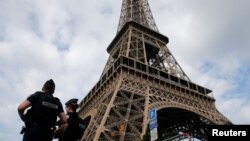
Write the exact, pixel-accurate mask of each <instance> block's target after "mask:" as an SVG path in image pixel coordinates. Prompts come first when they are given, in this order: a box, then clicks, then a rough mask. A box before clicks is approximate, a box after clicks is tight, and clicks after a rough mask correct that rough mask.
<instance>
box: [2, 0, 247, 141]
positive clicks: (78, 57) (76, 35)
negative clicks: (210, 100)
mask: <svg viewBox="0 0 250 141" xmlns="http://www.w3.org/2000/svg"><path fill="white" fill-rule="evenodd" d="M149 3H150V6H151V11H152V13H153V16H154V19H155V22H156V24H157V26H158V29H159V31H160V33H162V34H163V35H165V36H167V37H169V40H170V42H169V44H168V48H169V49H170V51H171V52H172V53H173V55H174V56H175V58H176V59H177V61H178V62H179V64H180V65H181V66H182V68H183V69H184V71H185V72H186V74H187V75H188V76H189V78H190V79H191V80H192V81H193V82H195V83H198V84H200V85H202V86H205V87H207V88H209V89H211V90H213V96H214V97H215V98H216V106H217V108H218V109H219V110H220V111H221V112H222V113H223V114H224V115H225V116H227V117H228V118H229V119H230V120H231V121H232V122H233V123H235V124H249V123H250V102H249V101H250V95H249V91H250V87H249V86H250V75H249V73H250V63H249V62H250V26H249V25H250V8H249V5H250V1H248V0H149ZM121 4H122V0H70V1H69V0H0V9H1V12H0V90H1V99H0V104H1V107H0V140H1V141H20V140H21V138H22V136H21V135H20V134H19V131H20V129H21V126H22V125H23V123H22V122H21V120H20V118H19V117H18V114H17V106H18V104H19V103H20V102H22V101H23V100H24V99H26V98H27V96H29V95H30V94H32V93H34V92H35V91H37V90H41V87H42V85H43V83H44V82H45V81H46V80H48V79H50V78H52V79H54V81H55V83H56V92H55V96H57V97H59V98H60V99H61V101H62V103H65V102H66V101H67V100H68V99H69V98H78V99H80V100H81V99H82V98H84V96H85V94H86V93H88V92H89V90H90V89H91V88H92V87H93V86H94V84H95V83H96V82H97V80H98V79H99V77H100V75H101V72H102V70H103V68H104V65H105V63H106V60H107V58H108V54H107V52H106V48H107V46H108V45H109V43H110V42H111V41H112V39H113V38H114V37H115V35H116V31H117V26H118V20H119V16H120V9H121Z"/></svg>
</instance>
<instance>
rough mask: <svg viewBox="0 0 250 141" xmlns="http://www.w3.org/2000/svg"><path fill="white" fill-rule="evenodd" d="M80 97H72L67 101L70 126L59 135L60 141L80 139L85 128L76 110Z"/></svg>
mask: <svg viewBox="0 0 250 141" xmlns="http://www.w3.org/2000/svg"><path fill="white" fill-rule="evenodd" d="M77 101H78V99H70V100H69V101H67V102H66V103H65V105H66V112H67V121H68V127H67V129H66V131H65V132H64V133H63V134H62V135H61V136H60V137H59V141H77V140H80V139H81V137H82V134H83V130H84V129H85V127H84V124H83V120H82V119H81V118H80V117H79V116H78V113H77V112H76V110H77V108H78V107H79V105H78V104H77Z"/></svg>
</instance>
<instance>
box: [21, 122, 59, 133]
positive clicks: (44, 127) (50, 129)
mask: <svg viewBox="0 0 250 141" xmlns="http://www.w3.org/2000/svg"><path fill="white" fill-rule="evenodd" d="M31 127H36V128H39V130H41V131H45V132H52V133H53V132H54V131H55V130H56V127H55V126H47V125H44V124H42V123H37V122H28V123H25V126H23V127H22V129H21V132H20V134H23V133H24V132H25V130H27V129H28V128H31Z"/></svg>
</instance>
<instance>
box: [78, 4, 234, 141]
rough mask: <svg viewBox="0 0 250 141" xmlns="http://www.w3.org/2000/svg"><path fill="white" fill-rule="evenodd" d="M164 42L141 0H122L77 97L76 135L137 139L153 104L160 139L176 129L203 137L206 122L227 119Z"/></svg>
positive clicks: (89, 140)
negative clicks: (101, 62)
mask: <svg viewBox="0 0 250 141" xmlns="http://www.w3.org/2000/svg"><path fill="white" fill-rule="evenodd" d="M167 43H168V38H167V37H165V36H163V35H162V34H160V33H159V32H158V29H157V27H156V25H155V22H154V20H153V16H152V14H151V12H150V8H149V5H148V2H147V0H123V3H122V10H121V16H120V22H119V27H118V32H117V35H116V36H115V38H114V39H113V41H112V42H111V43H110V45H109V46H108V48H107V52H108V53H109V54H110V56H109V58H108V61H107V63H106V66H105V68H104V70H103V73H102V75H101V77H100V79H99V81H98V82H97V83H96V85H95V86H94V87H93V88H92V89H91V90H90V92H89V93H88V94H87V96H86V97H85V98H84V99H83V100H82V101H81V103H80V110H79V113H80V116H81V118H83V119H85V121H86V124H88V126H87V128H86V130H85V132H84V134H83V136H82V139H81V140H82V141H140V140H142V138H143V135H144V134H145V133H146V130H147V126H148V118H147V115H148V111H149V109H151V108H156V109H157V117H158V123H159V126H158V135H159V138H160V139H161V140H165V139H169V138H172V137H174V136H176V134H178V132H180V131H185V132H189V133H190V134H191V135H192V136H193V137H195V138H198V139H200V140H207V132H208V131H207V125H210V124H232V123H231V122H230V121H229V120H228V119H227V118H226V117H225V116H223V115H222V114H221V113H220V112H219V111H218V110H217V109H216V106H215V99H214V98H213V97H212V96H211V95H210V94H211V93H212V91H211V90H209V89H207V88H205V87H203V86H200V85H198V84H195V83H193V82H191V81H190V79H189V78H188V77H187V75H186V74H185V73H184V71H183V70H182V69H181V67H180V66H179V64H178V63H177V61H176V60H175V58H174V57H173V55H172V54H171V52H170V51H169V49H168V48H167V46H166V45H167ZM175 140H178V139H175Z"/></svg>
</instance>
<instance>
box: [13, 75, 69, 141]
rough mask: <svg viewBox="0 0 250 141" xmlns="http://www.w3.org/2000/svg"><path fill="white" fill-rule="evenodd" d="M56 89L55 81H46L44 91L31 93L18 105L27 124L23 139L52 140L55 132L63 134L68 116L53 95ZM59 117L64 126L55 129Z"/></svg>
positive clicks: (35, 140)
mask: <svg viewBox="0 0 250 141" xmlns="http://www.w3.org/2000/svg"><path fill="white" fill-rule="evenodd" d="M54 91H55V83H54V81H53V80H52V79H50V80H48V81H46V82H45V84H44V85H43V87H42V91H37V92H35V93H34V94H32V95H30V96H29V97H28V98H27V99H26V100H24V101H23V102H22V103H21V104H20V105H19V106H18V114H19V116H20V118H21V119H22V121H24V123H25V125H26V129H25V132H24V136H23V141H52V139H53V135H54V133H55V134H61V133H63V132H64V131H65V130H66V128H67V118H66V115H65V113H64V111H63V108H62V103H61V102H60V100H59V99H58V98H56V97H54V96H53V93H54ZM29 107H31V108H30V109H29V110H27V109H28V108H29ZM25 110H27V112H26V113H25ZM57 117H59V118H60V121H61V125H62V126H60V128H58V129H57V130H55V131H54V130H53V127H54V126H55V124H56V119H57Z"/></svg>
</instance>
